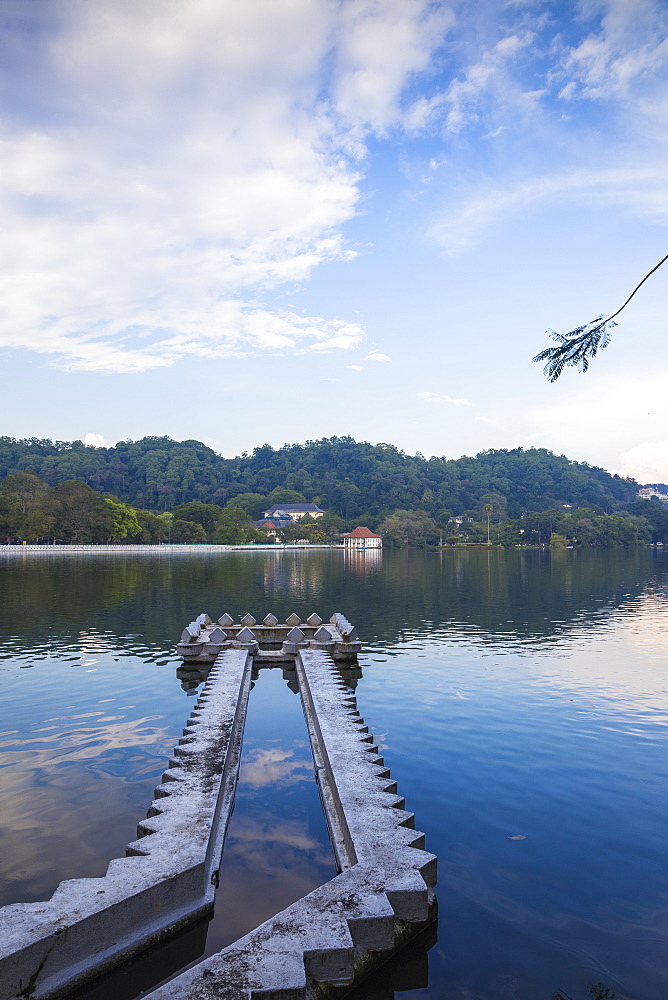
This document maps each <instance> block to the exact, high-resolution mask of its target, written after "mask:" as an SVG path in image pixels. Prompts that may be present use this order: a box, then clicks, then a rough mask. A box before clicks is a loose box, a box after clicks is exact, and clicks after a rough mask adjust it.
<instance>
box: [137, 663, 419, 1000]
mask: <svg viewBox="0 0 668 1000" xmlns="http://www.w3.org/2000/svg"><path fill="white" fill-rule="evenodd" d="M295 666H296V670H297V675H298V679H299V686H300V693H301V696H302V704H303V707H304V714H305V717H306V722H307V727H308V731H309V737H310V739H311V746H312V750H313V760H314V767H315V773H316V781H317V782H318V787H319V789H320V795H321V800H322V803H323V808H324V811H325V817H326V820H327V826H328V829H329V834H330V839H331V841H332V846H333V848H334V854H335V858H336V860H337V867H338V868H339V869H340V873H339V874H338V875H337V876H335V877H334V878H333V879H331V880H330V881H329V882H327V883H325V884H324V885H322V886H319V887H318V888H317V889H315V890H313V892H310V893H309V894H308V895H306V896H303V897H302V898H301V899H299V900H297V902H295V903H293V904H292V905H291V906H289V907H287V908H286V909H285V910H283V911H281V912H280V913H278V914H276V916H274V917H272V918H271V919H269V920H267V921H265V923H263V924H261V925H260V926H259V927H257V928H256V929H255V930H253V931H251V932H250V933H249V934H247V935H245V936H244V937H242V938H240V939H239V940H238V941H235V942H234V943H233V944H231V945H229V946H228V947H227V948H224V949H223V950H222V951H220V952H218V953H217V954H216V955H213V956H211V957H210V958H208V959H205V960H204V961H203V962H200V963H199V964H198V965H197V966H195V967H194V968H192V969H188V970H186V971H185V972H183V973H182V974H181V975H180V976H177V977H176V978H175V979H172V980H171V981H170V982H169V983H167V984H166V985H164V986H162V987H160V988H158V989H157V990H154V991H153V992H152V993H150V994H148V998H149V1000H216V998H217V1000H326V998H328V997H341V996H342V995H343V993H344V991H345V992H348V990H347V989H345V988H346V987H348V988H352V987H353V986H354V985H355V984H357V983H358V982H360V981H361V980H362V979H364V978H365V977H366V976H367V975H369V974H370V973H371V972H372V971H373V970H374V969H375V968H377V967H378V966H380V965H382V964H383V963H384V962H386V961H387V960H388V958H389V957H390V956H391V955H392V954H393V953H394V952H395V951H396V950H397V949H399V948H400V947H402V946H403V945H404V944H405V943H406V942H408V941H409V940H410V939H411V938H412V937H414V936H415V935H417V934H419V933H420V932H421V931H422V930H423V929H424V928H425V927H427V926H428V925H429V924H430V923H431V922H432V921H433V920H435V918H436V912H437V904H436V897H435V895H434V891H433V887H434V885H435V883H436V857H435V856H434V855H433V854H429V853H428V852H427V851H425V850H424V834H422V833H420V832H419V831H416V830H414V829H413V815H412V813H409V812H406V810H405V809H404V808H403V806H404V800H403V799H402V798H400V797H399V796H398V795H397V794H396V783H395V782H394V781H392V780H391V779H390V772H389V770H388V768H387V767H386V766H385V764H384V761H383V758H382V757H381V756H379V754H378V748H377V746H376V745H375V743H374V740H373V737H372V736H370V735H369V733H368V730H367V727H366V726H365V725H364V720H363V719H362V718H361V716H360V715H359V713H358V711H357V705H356V700H355V698H354V696H353V695H352V693H351V692H350V691H349V689H348V688H347V687H346V685H345V683H344V682H343V680H342V678H341V675H340V673H339V671H338V669H337V667H336V664H335V662H334V660H333V659H332V656H331V654H330V653H329V652H326V651H322V650H314V649H300V650H298V651H297V654H296V662H295Z"/></svg>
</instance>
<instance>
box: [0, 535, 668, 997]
mask: <svg viewBox="0 0 668 1000" xmlns="http://www.w3.org/2000/svg"><path fill="white" fill-rule="evenodd" d="M667 597H668V558H667V557H666V556H664V555H663V554H662V553H661V552H657V551H653V550H650V549H637V550H630V551H625V550H609V551H600V552H595V551H592V552H578V551H574V550H567V551H555V552H552V553H551V552H550V551H548V550H532V551H525V552H520V551H503V550H497V549H493V550H489V551H485V550H466V549H454V550H448V551H444V552H422V551H399V552H390V551H385V552H383V553H382V554H380V553H375V552H371V551H369V552H358V553H344V552H342V551H333V550H317V551H312V552H308V551H304V550H295V551H290V550H282V549H281V550H276V551H266V550H265V551H257V552H253V551H250V552H238V551H237V552H224V553H206V552H200V553H198V552H197V551H191V550H188V549H186V548H183V549H179V550H177V551H174V552H169V551H165V550H161V551H159V552H156V553H155V554H150V555H138V554H135V555H133V554H131V553H128V554H127V555H125V554H120V555H115V554H98V553H96V554H74V553H72V554H58V553H53V554H46V553H44V554H42V553H37V554H31V553H15V552H11V553H10V552H7V551H5V552H0V608H1V614H2V636H3V641H2V644H1V647H0V689H1V692H2V697H1V698H0V803H1V816H0V904H4V903H8V902H14V901H19V900H26V901H27V900H38V899H43V898H47V897H48V896H49V895H50V894H51V893H52V892H53V890H54V889H55V887H56V886H57V884H58V882H59V881H60V880H61V879H63V878H77V877H84V876H97V875H101V874H103V873H104V871H105V869H106V864H107V862H108V861H109V859H111V858H112V857H114V856H121V855H123V854H124V848H125V844H126V843H127V842H129V841H131V840H133V839H134V837H135V828H136V824H137V822H138V820H140V819H141V818H143V816H144V815H145V813H146V809H147V808H148V805H149V803H150V801H151V798H152V792H153V787H154V786H155V784H156V783H157V782H158V781H159V779H160V775H161V773H162V771H163V770H164V767H165V762H166V760H167V758H168V756H169V755H170V753H171V750H172V747H173V746H174V744H175V742H176V741H177V740H178V738H179V736H180V734H181V730H182V728H183V725H184V723H185V721H186V718H187V716H188V714H189V712H190V710H191V707H192V704H193V698H194V696H195V695H196V694H197V688H196V687H194V686H193V685H192V682H191V681H189V680H188V679H187V678H184V679H183V680H182V679H181V678H180V676H179V675H178V674H177V670H178V667H179V665H180V661H179V660H178V659H177V658H176V657H175V655H174V646H175V642H176V640H177V638H178V636H179V635H180V633H181V630H182V628H183V626H184V625H185V624H186V623H187V622H188V621H190V620H192V618H193V617H194V616H196V615H197V614H199V613H200V612H202V611H206V612H208V613H209V614H210V615H211V617H212V618H214V619H215V618H218V617H219V616H220V615H221V614H222V613H223V612H224V611H227V612H229V613H230V614H231V615H233V616H234V617H235V619H236V620H238V618H239V617H240V616H242V615H243V614H245V613H246V612H248V611H250V612H251V613H252V614H253V615H254V616H255V617H256V618H258V619H260V618H262V617H264V615H265V614H267V613H268V612H270V611H271V612H273V613H274V614H276V615H277V616H278V617H279V619H281V620H283V621H284V620H285V618H286V617H287V615H289V614H290V613H291V612H293V611H294V612H296V613H297V614H298V615H300V616H301V617H302V618H306V617H307V616H308V615H309V614H310V613H311V612H312V611H316V612H318V613H319V614H320V615H321V616H322V617H323V618H325V619H328V618H329V616H330V615H331V614H332V613H333V612H334V611H342V612H343V613H344V614H345V615H346V616H347V617H348V618H349V619H350V621H352V622H353V623H355V624H356V625H357V627H358V631H359V633H360V637H361V639H362V643H363V653H362V655H361V656H360V666H361V668H362V677H361V679H360V680H359V681H358V683H357V690H356V694H357V699H358V705H359V709H360V712H361V714H362V715H363V716H364V718H365V722H366V723H367V725H368V727H369V731H370V732H372V733H373V734H374V735H375V736H376V737H377V738H378V740H379V744H380V747H381V752H382V753H383V754H384V756H385V760H386V763H387V765H388V766H389V767H390V768H391V771H392V776H393V778H396V780H397V781H398V790H399V793H400V794H401V795H403V796H405V798H406V806H407V808H408V809H410V810H411V811H413V812H414V813H415V816H416V826H417V827H418V828H419V829H421V830H424V831H425V832H426V835H427V848H428V850H431V851H433V852H434V853H435V854H437V855H438V857H439V884H438V889H437V894H438V898H439V908H440V909H439V922H438V937H437V940H436V941H435V942H434V941H433V940H432V939H431V938H429V939H425V940H424V941H422V942H418V943H417V944H416V946H415V947H414V948H413V949H412V950H410V951H409V952H408V953H407V954H406V955H404V956H402V957H401V959H400V960H398V961H397V962H395V963H394V964H393V966H392V967H391V968H389V969H387V970H385V971H384V972H383V973H381V974H379V975H377V976H376V977H375V979H374V980H373V982H371V983H368V984H366V985H365V987H364V989H363V990H362V991H361V992H360V993H359V997H360V998H362V997H363V998H364V1000H370V998H372V997H373V998H376V997H377V998H379V1000H380V998H383V1000H385V998H387V997H390V998H391V997H392V996H393V991H394V990H395V989H396V990H405V991H406V992H405V995H406V996H407V997H410V998H415V1000H446V998H447V1000H552V998H553V997H554V996H555V994H559V993H560V994H561V997H563V998H570V1000H591V998H592V997H597V996H598V997H600V998H604V997H612V996H613V994H614V995H615V996H616V998H617V1000H665V998H666V997H667V996H668V862H667V857H666V852H667V850H668V810H667V808H666V807H667V805H668V794H667V793H668V781H667V779H668V753H667V750H668V745H667V744H668V726H667V721H668V713H667V704H668V700H667V695H668V667H667V662H666V650H667V649H668V644H667V641H666V640H667V639H668V600H667ZM333 873H334V865H333V859H332V856H331V851H330V848H329V843H328V840H327V833H326V829H325V826H324V821H323V819H322V815H321V812H320V806H319V801H318V796H317V791H316V788H315V783H314V781H313V774H312V768H311V760H310V753H309V749H308V740H307V735H306V730H305V726H304V722H303V717H302V715H301V709H300V704H299V699H298V697H297V696H296V695H295V693H294V692H293V691H292V690H291V689H290V688H289V687H288V685H287V684H286V682H285V680H284V679H283V677H282V674H281V671H280V670H277V669H275V670H263V671H260V675H259V677H258V679H257V682H256V684H255V687H254V690H253V691H252V693H251V698H250V705H249V715H248V724H247V730H246V737H245V741H244V757H243V763H242V769H241V777H240V783H239V789H238V798H237V805H236V808H235V812H234V816H233V819H232V823H231V826H230V832H229V839H228V843H227V845H226V850H225V854H224V861H223V869H222V882H221V888H220V890H219V894H218V902H217V906H216V914H215V917H214V918H213V920H212V922H211V924H210V925H209V927H208V934H207V940H206V943H205V944H204V940H203V937H202V945H203V947H204V949H205V953H206V954H208V953H210V952H212V951H215V950H217V949H218V948H220V947H222V946H223V945H224V944H225V943H227V942H228V941H230V940H234V939H235V938H236V937H237V936H238V935H239V934H240V933H244V932H245V931H246V930H248V929H250V928H251V927H253V926H255V925H256V924H257V923H259V922H260V921H262V920H264V919H266V917H268V916H270V915H271V914H273V913H275V912H277V911H279V910H280V909H282V908H283V907H284V906H286V905H287V904H288V903H290V902H291V901H293V900H294V899H297V898H299V897H300V896H301V895H303V894H304V893H305V892H308V891H309V890H310V889H311V888H313V887H315V886H316V885H318V884H320V883H321V882H323V881H325V880H326V879H328V878H331V876H332V874H333ZM430 945H431V947H430V949H429V950H428V952H427V947H428V946H430ZM427 964H428V978H427ZM133 983H134V985H132V984H133ZM598 984H600V986H599V985H598ZM149 986H150V982H149V980H147V979H146V978H143V979H142V977H141V975H140V976H139V977H138V978H136V979H134V980H132V979H131V977H129V978H128V979H127V982H126V983H125V986H124V987H123V989H124V993H123V991H121V993H122V995H123V996H126V997H127V998H128V1000H129V998H130V997H131V996H136V995H138V993H139V992H140V990H141V989H142V988H144V989H146V988H148V987H149ZM606 989H607V990H608V992H607V993H606V992H605V990H606ZM121 993H119V994H118V996H119V997H120V996H121ZM88 994H89V996H90V997H91V998H93V996H95V997H98V996H99V997H102V996H104V990H102V991H99V990H98V992H97V993H94V992H93V991H91V990H89V991H88Z"/></svg>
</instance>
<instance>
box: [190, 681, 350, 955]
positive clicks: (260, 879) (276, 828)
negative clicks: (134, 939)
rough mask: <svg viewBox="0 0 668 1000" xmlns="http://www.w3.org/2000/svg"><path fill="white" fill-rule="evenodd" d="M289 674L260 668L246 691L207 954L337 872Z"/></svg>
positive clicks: (297, 701)
mask: <svg viewBox="0 0 668 1000" xmlns="http://www.w3.org/2000/svg"><path fill="white" fill-rule="evenodd" d="M290 674H292V675H294V671H290V672H284V671H282V670H281V669H279V668H274V669H267V668H262V669H261V670H260V671H259V677H258V679H257V681H256V683H255V687H254V688H253V691H252V692H251V696H250V701H249V703H248V718H247V720H246V731H245V733H244V751H243V756H242V761H241V771H240V774H239V784H238V787H237V796H236V800H235V805H234V813H233V816H232V820H231V822H230V828H229V831H228V835H227V840H226V843H225V850H224V852H223V864H222V867H221V872H220V885H219V887H218V891H217V893H216V911H215V914H214V917H213V920H212V921H211V924H210V926H209V934H208V938H207V948H206V954H207V955H211V954H214V953H215V952H216V951H219V950H220V949H221V948H223V947H225V945H226V944H230V943H231V942H232V941H236V939H237V938H239V937H241V936H242V935H243V934H246V933H248V931H250V930H252V929H253V928H254V927H257V926H258V924H261V923H262V922H263V921H264V920H267V919H268V918H269V917H272V916H274V914H276V913H279V912H280V911H281V910H283V909H285V907H286V906H289V905H290V903H294V902H295V901H296V900H297V899H301V897H302V896H305V895H306V893H308V892H311V890H312V889H315V888H317V886H319V885H322V883H323V882H327V881H328V880H329V879H330V878H333V877H334V875H335V874H336V868H335V866H334V858H333V855H332V851H331V848H330V845H329V840H328V836H327V828H326V825H325V820H324V816H323V813H322V809H321V807H320V800H319V797H318V790H317V786H316V783H315V778H314V773H313V760H312V757H311V750H310V747H309V741H308V735H307V732H306V724H305V722H304V717H303V715H302V710H301V702H300V699H299V697H298V696H297V695H295V694H294V692H293V691H291V690H290V689H289V688H288V686H287V682H288V681H290V680H291V679H293V680H294V676H293V677H292V678H291V677H290Z"/></svg>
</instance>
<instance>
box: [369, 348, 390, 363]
mask: <svg viewBox="0 0 668 1000" xmlns="http://www.w3.org/2000/svg"><path fill="white" fill-rule="evenodd" d="M364 360H365V361H391V360H392V358H391V357H389V356H388V355H387V354H381V352H380V351H375V350H374V351H369V353H368V354H367V356H366V357H365V358H364Z"/></svg>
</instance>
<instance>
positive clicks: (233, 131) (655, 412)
mask: <svg viewBox="0 0 668 1000" xmlns="http://www.w3.org/2000/svg"><path fill="white" fill-rule="evenodd" d="M667 29H668V7H667V6H666V4H665V2H662V0H661V2H659V0H600V2H594V0H592V2H581V3H576V2H574V3H549V2H531V0H510V2H507V3H504V2H485V0H480V2H477V3H475V4H473V3H470V2H463V3H456V2H455V3H441V2H427V0H150V2H149V0H114V3H107V2H99V0H58V2H57V3H54V2H53V0H30V2H29V3H28V2H25V0H2V2H1V3H0V44H1V45H2V51H3V56H2V59H0V67H1V68H0V87H1V88H2V101H1V105H0V107H1V116H2V121H1V129H0V213H1V215H2V230H3V238H2V241H1V242H0V253H1V254H2V257H3V266H2V271H1V278H0V280H1V281H2V295H1V296H0V356H1V357H2V363H3V376H2V384H3V392H2V403H1V404H0V405H1V411H2V423H1V426H0V431H1V432H2V433H4V434H9V435H13V436H18V437H24V436H36V437H51V438H54V439H63V440H69V439H72V438H82V439H83V438H85V437H86V435H92V436H93V437H90V438H89V439H88V440H89V441H96V440H98V441H99V440H101V439H104V441H106V442H107V443H109V444H113V443H115V442H116V441H118V440H121V439H125V438H134V439H137V438H140V437H143V436H144V435H146V434H168V435H170V436H171V437H174V438H177V439H185V438H197V439H199V440H202V441H204V442H206V443H207V444H209V445H211V446H212V447H213V448H215V449H216V450H217V451H220V452H221V453H222V454H224V455H227V456H230V455H234V454H238V453H240V452H241V451H244V450H252V448H253V447H254V446H255V445H257V444H262V443H264V442H269V443H270V444H272V445H274V446H279V445H281V444H283V443H284V442H286V441H304V440H307V439H315V438H319V437H322V436H330V435H335V434H351V435H353V436H354V437H356V438H357V439H359V440H369V441H372V442H377V441H386V442H391V443H394V444H396V445H398V446H399V447H401V448H403V449H405V450H406V451H409V452H411V453H413V452H415V451H421V452H422V453H423V454H425V455H432V454H433V455H446V456H447V457H452V458H454V457H458V456H459V455H461V454H474V453H475V452H477V451H480V450H482V449H485V448H496V447H516V446H517V445H524V446H531V445H536V446H545V447H548V448H551V449H553V450H555V451H558V452H561V453H565V454H567V455H568V456H569V457H571V458H576V459H578V460H584V461H588V462H591V463H592V464H597V465H603V466H604V467H605V468H608V469H610V470H611V471H615V472H620V473H622V474H625V475H633V476H635V477H637V478H639V479H640V480H642V481H643V482H650V481H667V480H668V392H666V388H665V386H666V384H667V377H668V350H667V348H666V324H665V315H666V301H667V295H666V290H667V283H668V264H667V265H666V267H665V273H663V271H664V269H662V270H660V271H658V272H657V274H656V275H655V276H654V277H653V278H652V279H651V280H650V281H649V282H648V283H647V285H646V286H645V287H644V288H643V290H642V292H641V293H640V294H639V295H638V296H637V297H636V298H635V299H634V301H633V303H632V304H631V306H629V308H628V309H627V310H626V311H625V313H623V314H622V316H621V317H620V325H619V327H618V328H617V330H615V331H614V335H613V341H612V344H611V346H610V347H609V348H608V349H607V350H605V351H604V352H603V353H602V354H600V355H599V357H598V358H597V359H596V360H595V361H594V363H593V365H592V367H591V369H590V371H589V373H588V374H586V375H581V374H579V373H577V372H576V371H574V370H567V372H566V373H565V374H564V375H562V377H561V379H560V380H559V381H558V382H557V383H555V384H554V385H550V384H549V383H548V382H547V381H546V379H545V378H544V376H543V375H542V373H541V367H540V366H539V365H535V364H532V363H531V359H532V357H533V356H534V355H535V354H536V353H537V352H538V351H539V350H540V349H542V348H543V347H545V346H547V345H548V340H547V338H546V336H545V331H546V330H547V329H548V328H550V327H551V328H554V329H556V330H559V331H562V332H566V331H568V330H570V329H572V328H573V327H574V326H576V325H578V324H580V323H582V322H585V321H587V320H590V319H592V318H593V317H595V316H598V315H599V314H601V313H603V314H609V313H611V312H613V311H614V310H615V309H617V308H618V307H619V305H621V303H622V301H623V300H624V299H625V298H626V296H627V295H628V294H629V292H630V291H631V290H632V288H633V287H634V286H635V285H636V284H637V282H638V281H639V280H640V279H641V278H642V277H643V275H644V274H645V273H646V272H647V271H648V270H649V269H650V268H651V267H652V266H653V265H654V264H655V263H656V262H657V261H658V260H659V259H660V258H661V257H663V256H664V254H665V253H666V252H667V250H668V246H667V244H668V239H667V238H666V237H667V232H666V227H667V223H668V162H667V156H666V152H667V145H668V135H667V128H666V122H668V72H667V68H668V40H667V37H668V30H667ZM96 436H99V437H96Z"/></svg>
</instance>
